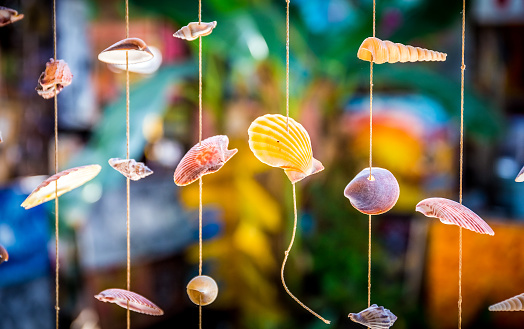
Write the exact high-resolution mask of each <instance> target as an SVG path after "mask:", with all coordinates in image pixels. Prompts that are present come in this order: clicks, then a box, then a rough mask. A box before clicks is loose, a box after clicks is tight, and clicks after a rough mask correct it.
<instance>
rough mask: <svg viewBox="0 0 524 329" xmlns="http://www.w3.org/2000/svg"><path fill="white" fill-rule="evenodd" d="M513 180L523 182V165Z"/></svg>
mask: <svg viewBox="0 0 524 329" xmlns="http://www.w3.org/2000/svg"><path fill="white" fill-rule="evenodd" d="M515 182H517V183H521V182H524V167H522V169H520V171H519V174H518V175H517V177H516V178H515Z"/></svg>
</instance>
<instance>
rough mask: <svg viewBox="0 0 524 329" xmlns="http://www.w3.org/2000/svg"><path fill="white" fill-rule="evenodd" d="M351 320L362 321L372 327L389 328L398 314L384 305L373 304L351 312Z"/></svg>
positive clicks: (372, 328)
mask: <svg viewBox="0 0 524 329" xmlns="http://www.w3.org/2000/svg"><path fill="white" fill-rule="evenodd" d="M348 317H349V318H350V319H351V321H354V322H356V323H360V324H362V325H364V326H366V327H369V328H371V329H388V328H389V327H391V326H392V325H393V324H394V323H395V321H396V320H397V316H396V315H395V314H393V313H391V311H390V310H388V309H387V308H384V306H377V304H373V305H371V306H370V307H368V308H366V309H365V310H363V311H361V312H358V313H349V315H348Z"/></svg>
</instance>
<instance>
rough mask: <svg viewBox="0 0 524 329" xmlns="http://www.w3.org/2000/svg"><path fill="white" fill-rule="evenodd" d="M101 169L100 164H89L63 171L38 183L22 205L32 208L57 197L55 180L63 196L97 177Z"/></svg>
mask: <svg viewBox="0 0 524 329" xmlns="http://www.w3.org/2000/svg"><path fill="white" fill-rule="evenodd" d="M101 169H102V167H100V166H99V165H88V166H81V167H76V168H71V169H67V170H64V171H61V172H59V173H58V174H55V175H53V176H51V177H49V178H48V179H46V180H45V181H43V182H42V183H41V184H40V185H38V186H37V188H35V189H34V190H33V192H31V194H30V195H29V196H28V197H27V199H25V201H24V202H23V203H22V205H21V206H22V207H24V208H25V209H30V208H33V207H36V206H38V205H40V204H42V203H44V202H47V201H50V200H53V199H54V198H55V181H56V182H57V183H58V193H57V194H58V196H61V195H62V194H64V193H67V192H69V191H71V190H73V189H75V188H77V187H79V186H82V185H84V184H85V183H87V182H89V181H90V180H91V179H93V178H95V177H96V175H98V173H99V172H100V170H101Z"/></svg>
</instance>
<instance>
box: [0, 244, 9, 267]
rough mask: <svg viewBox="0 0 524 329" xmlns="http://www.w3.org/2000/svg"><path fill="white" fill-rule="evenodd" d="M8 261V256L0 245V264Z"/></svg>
mask: <svg viewBox="0 0 524 329" xmlns="http://www.w3.org/2000/svg"><path fill="white" fill-rule="evenodd" d="M8 260H9V254H8V253H7V250H5V248H4V246H2V245H1V244H0V264H2V263H3V262H7V261H8Z"/></svg>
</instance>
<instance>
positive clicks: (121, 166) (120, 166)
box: [108, 158, 153, 181]
mask: <svg viewBox="0 0 524 329" xmlns="http://www.w3.org/2000/svg"><path fill="white" fill-rule="evenodd" d="M108 162H109V165H110V166H111V167H113V168H114V169H115V170H116V171H118V172H119V173H121V174H122V175H124V176H125V177H127V178H129V179H131V180H134V181H137V180H139V179H141V178H144V177H147V176H149V175H151V174H153V170H151V169H149V168H148V167H147V166H146V165H145V164H144V163H143V162H136V161H135V160H134V159H119V158H111V159H109V161H108Z"/></svg>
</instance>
